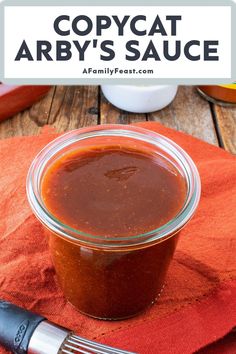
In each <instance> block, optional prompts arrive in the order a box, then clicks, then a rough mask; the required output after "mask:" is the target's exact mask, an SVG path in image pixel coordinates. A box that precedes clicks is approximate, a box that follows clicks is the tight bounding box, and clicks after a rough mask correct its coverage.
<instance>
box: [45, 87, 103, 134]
mask: <svg viewBox="0 0 236 354" xmlns="http://www.w3.org/2000/svg"><path fill="white" fill-rule="evenodd" d="M48 124H50V125H52V126H53V127H55V129H56V131H58V132H64V131H67V130H72V129H76V128H80V127H85V126H90V125H96V124H98V87H97V86H57V87H56V91H55V95H54V99H53V103H52V107H51V111H50V115H49V120H48Z"/></svg>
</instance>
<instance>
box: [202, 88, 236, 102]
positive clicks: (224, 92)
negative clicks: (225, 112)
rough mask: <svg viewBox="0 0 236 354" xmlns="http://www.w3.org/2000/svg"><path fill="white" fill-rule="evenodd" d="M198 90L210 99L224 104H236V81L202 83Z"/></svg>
mask: <svg viewBox="0 0 236 354" xmlns="http://www.w3.org/2000/svg"><path fill="white" fill-rule="evenodd" d="M198 92H199V93H200V94H201V95H202V96H203V97H204V98H206V99H207V100H208V101H210V102H213V103H216V104H219V105H222V106H231V105H235V104H236V83H234V84H231V85H212V86H210V85H202V86H198Z"/></svg>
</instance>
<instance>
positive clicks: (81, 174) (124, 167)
mask: <svg viewBox="0 0 236 354" xmlns="http://www.w3.org/2000/svg"><path fill="white" fill-rule="evenodd" d="M42 197H43V201H44V203H45V205H46V207H47V209H48V210H49V212H50V213H51V214H53V215H54V216H55V217H56V218H57V219H58V220H59V221H61V222H62V223H64V224H67V225H68V226H70V227H72V228H74V229H77V230H79V231H82V232H85V233H89V234H93V235H100V236H104V237H109V236H112V237H122V236H132V235H137V234H142V233H145V232H148V231H151V230H154V229H156V228H158V227H160V226H162V225H164V224H166V223H167V222H168V221H170V220H171V219H172V218H173V217H175V216H176V215H177V214H178V212H179V211H180V210H181V208H182V207H183V204H184V201H185V198H186V183H185V180H184V177H183V176H182V175H181V174H180V172H179V171H178V170H177V169H176V168H175V167H174V166H173V165H172V164H171V163H170V162H168V161H167V160H166V159H165V158H164V157H162V156H159V155H155V156H154V155H152V154H151V153H150V154H149V153H147V152H144V151H141V150H138V149H137V150H136V149H131V148H130V147H125V146H124V147H120V146H106V147H101V148H100V147H91V148H87V149H81V150H75V151H72V152H69V153H66V154H65V155H63V156H62V157H60V158H59V159H58V160H56V161H55V162H54V163H53V164H52V165H51V166H50V167H49V168H48V170H47V171H46V173H45V175H44V178H43V181H42Z"/></svg>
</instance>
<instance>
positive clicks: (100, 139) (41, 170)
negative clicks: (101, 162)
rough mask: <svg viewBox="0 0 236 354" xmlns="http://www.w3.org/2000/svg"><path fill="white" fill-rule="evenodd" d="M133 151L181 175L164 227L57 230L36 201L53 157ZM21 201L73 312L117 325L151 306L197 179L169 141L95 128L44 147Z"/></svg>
mask: <svg viewBox="0 0 236 354" xmlns="http://www.w3.org/2000/svg"><path fill="white" fill-rule="evenodd" d="M117 144H118V145H119V146H121V147H122V146H126V147H130V148H133V147H134V146H136V147H137V148H138V149H139V150H142V151H144V152H147V151H148V152H149V153H150V152H151V153H152V154H156V155H158V156H162V158H163V159H166V160H168V163H171V164H172V165H173V166H174V167H175V168H176V169H177V170H178V171H179V173H180V174H181V175H182V176H183V178H184V179H185V183H186V197H185V201H184V203H183V206H182V208H181V210H180V212H179V213H178V214H177V215H176V216H175V217H174V218H173V219H171V220H170V221H169V222H168V223H166V224H165V225H162V226H161V227H159V228H157V229H154V230H151V231H148V232H146V233H142V234H138V235H132V236H130V235H129V236H127V235H122V237H113V236H111V235H106V236H105V237H104V235H103V236H101V235H97V234H88V233H84V232H81V231H79V230H77V229H73V228H72V227H70V226H68V225H66V224H63V223H62V222H60V221H59V220H58V219H57V218H56V217H55V215H52V214H51V213H50V212H49V210H48V209H47V206H46V205H45V203H44V200H43V198H42V180H43V177H44V176H45V174H46V173H47V171H48V168H49V167H50V166H51V165H52V164H53V163H54V162H55V161H57V160H58V159H59V158H60V157H61V156H63V155H65V154H66V153H68V152H70V151H74V150H76V149H81V148H82V149H88V148H89V147H91V146H96V147H98V146H99V147H106V146H111V145H112V146H117ZM27 195H28V199H29V203H30V205H31V208H32V210H33V212H34V214H35V215H36V216H37V218H38V219H39V220H40V221H41V223H42V224H43V225H44V226H45V230H46V233H47V235H48V238H49V247H50V251H51V254H52V259H53V263H54V266H55V269H56V273H57V277H58V280H59V283H60V286H61V288H62V290H63V292H64V294H65V296H66V298H67V299H68V301H69V302H70V303H71V304H73V305H74V306H75V307H76V308H77V309H78V310H79V311H81V312H82V313H85V314H87V315H90V316H93V317H96V318H102V319H123V318H127V317H131V316H134V315H136V314H137V313H140V312H141V311H143V310H144V309H145V308H146V307H148V306H149V305H151V304H152V303H153V302H154V301H155V299H156V298H157V296H158V294H160V292H161V289H162V287H163V284H164V279H165V275H166V272H167V269H168V267H169V264H170V261H171V259H172V257H173V254H174V250H175V247H176V244H177V241H178V238H179V233H180V230H181V229H182V228H183V227H184V226H185V224H186V223H187V222H188V221H189V219H190V218H191V217H192V215H193V213H194V212H195V210H196V208H197V205H198V202H199V198H200V179H199V175H198V172H197V169H196V167H195V165H194V163H193V161H192V160H191V158H190V157H189V156H188V155H187V154H186V153H185V152H184V151H183V150H182V149H181V148H180V147H179V146H178V145H176V144H175V143H174V142H172V141H171V140H169V139H167V138H165V137H163V136H161V135H159V134H157V133H154V132H151V131H149V130H146V129H142V128H139V127H134V126H123V125H102V126H96V127H89V128H84V129H80V130H75V131H72V132H69V133H67V134H64V135H63V136H61V137H59V138H58V139H56V140H54V141H53V142H51V143H50V144H48V145H47V146H46V147H45V148H44V149H43V150H42V151H41V152H40V153H39V154H38V155H37V157H36V158H35V160H34V161H33V163H32V165H31V167H30V170H29V173H28V178H27Z"/></svg>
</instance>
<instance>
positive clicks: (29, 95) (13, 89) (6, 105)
mask: <svg viewBox="0 0 236 354" xmlns="http://www.w3.org/2000/svg"><path fill="white" fill-rule="evenodd" d="M50 88H51V86H12V85H4V84H0V121H1V120H3V119H6V118H9V117H11V116H13V115H14V114H16V113H18V112H20V111H23V110H24V109H26V108H28V107H30V106H31V105H32V104H33V103H34V102H36V101H38V100H40V98H42V97H43V96H45V95H46V93H47V92H48V91H49V90H50Z"/></svg>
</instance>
